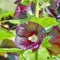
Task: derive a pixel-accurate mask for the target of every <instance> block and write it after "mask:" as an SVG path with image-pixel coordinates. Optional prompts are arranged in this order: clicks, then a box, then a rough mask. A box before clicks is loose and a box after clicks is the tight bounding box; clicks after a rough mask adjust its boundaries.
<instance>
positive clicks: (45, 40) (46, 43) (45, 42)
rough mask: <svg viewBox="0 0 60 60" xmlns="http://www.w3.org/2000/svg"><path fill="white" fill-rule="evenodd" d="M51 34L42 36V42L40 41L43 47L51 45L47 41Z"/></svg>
mask: <svg viewBox="0 0 60 60" xmlns="http://www.w3.org/2000/svg"><path fill="white" fill-rule="evenodd" d="M50 38H51V36H47V37H46V38H44V40H43V43H42V46H43V47H46V48H47V47H51V46H52V45H51V44H50V43H49V40H50Z"/></svg>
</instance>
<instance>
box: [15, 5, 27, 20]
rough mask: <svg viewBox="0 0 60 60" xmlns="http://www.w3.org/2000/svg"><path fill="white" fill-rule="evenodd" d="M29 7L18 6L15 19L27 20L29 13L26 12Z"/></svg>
mask: <svg viewBox="0 0 60 60" xmlns="http://www.w3.org/2000/svg"><path fill="white" fill-rule="evenodd" d="M26 8H27V6H26V5H22V4H18V6H17V7H16V10H15V14H14V18H15V19H18V18H21V19H23V18H27V11H26Z"/></svg>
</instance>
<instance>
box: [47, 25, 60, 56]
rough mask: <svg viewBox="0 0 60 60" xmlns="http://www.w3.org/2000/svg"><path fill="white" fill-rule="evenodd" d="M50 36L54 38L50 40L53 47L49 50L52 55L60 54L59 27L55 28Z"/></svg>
mask: <svg viewBox="0 0 60 60" xmlns="http://www.w3.org/2000/svg"><path fill="white" fill-rule="evenodd" d="M48 35H49V36H52V37H51V39H50V40H49V42H50V43H51V45H52V47H48V48H47V50H48V51H49V53H50V54H52V55H58V54H60V30H59V28H58V26H54V27H53V28H52V30H51V32H50V33H49V34H48Z"/></svg>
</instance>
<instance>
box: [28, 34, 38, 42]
mask: <svg viewBox="0 0 60 60" xmlns="http://www.w3.org/2000/svg"><path fill="white" fill-rule="evenodd" d="M28 40H30V41H32V42H37V41H38V36H37V35H35V34H33V35H32V36H30V37H28Z"/></svg>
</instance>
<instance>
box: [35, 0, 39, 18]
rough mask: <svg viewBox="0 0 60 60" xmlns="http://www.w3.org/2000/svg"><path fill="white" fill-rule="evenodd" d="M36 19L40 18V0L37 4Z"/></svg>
mask: <svg viewBox="0 0 60 60" xmlns="http://www.w3.org/2000/svg"><path fill="white" fill-rule="evenodd" d="M36 17H39V0H37V3H36Z"/></svg>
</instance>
